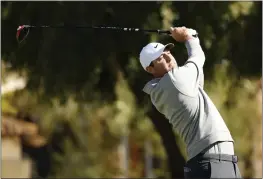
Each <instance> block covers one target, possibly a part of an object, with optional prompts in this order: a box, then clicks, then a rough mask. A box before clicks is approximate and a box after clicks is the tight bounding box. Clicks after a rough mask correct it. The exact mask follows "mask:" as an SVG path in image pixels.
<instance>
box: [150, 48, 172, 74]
mask: <svg viewBox="0 0 263 179" xmlns="http://www.w3.org/2000/svg"><path fill="white" fill-rule="evenodd" d="M176 65H177V64H176V61H175V58H174V57H173V55H172V54H171V53H170V50H164V52H163V53H162V55H161V56H160V57H158V58H157V59H155V60H154V61H152V63H151V64H150V66H148V67H147V68H146V71H147V72H149V73H151V74H152V75H153V76H154V77H156V78H160V77H163V76H164V75H165V74H166V73H167V72H169V71H170V70H171V69H173V68H174V67H176Z"/></svg>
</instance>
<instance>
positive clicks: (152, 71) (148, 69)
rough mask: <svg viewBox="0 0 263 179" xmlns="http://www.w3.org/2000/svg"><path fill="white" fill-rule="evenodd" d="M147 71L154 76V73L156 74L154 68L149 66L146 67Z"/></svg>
mask: <svg viewBox="0 0 263 179" xmlns="http://www.w3.org/2000/svg"><path fill="white" fill-rule="evenodd" d="M146 71H147V72H148V73H151V74H153V73H154V68H153V67H152V66H147V67H146Z"/></svg>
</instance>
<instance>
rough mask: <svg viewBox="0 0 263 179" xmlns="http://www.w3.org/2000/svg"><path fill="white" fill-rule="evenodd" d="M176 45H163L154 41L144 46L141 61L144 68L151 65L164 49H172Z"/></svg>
mask: <svg viewBox="0 0 263 179" xmlns="http://www.w3.org/2000/svg"><path fill="white" fill-rule="evenodd" d="M173 47H174V44H172V43H169V44H167V45H163V44H161V43H157V42H152V43H149V44H148V45H146V46H145V47H143V49H142V51H141V53H140V62H141V65H142V67H143V68H144V70H145V69H146V67H148V66H149V65H150V63H151V62H152V61H154V60H155V59H157V58H158V57H159V56H161V54H162V53H163V51H164V49H166V48H168V49H171V48H173Z"/></svg>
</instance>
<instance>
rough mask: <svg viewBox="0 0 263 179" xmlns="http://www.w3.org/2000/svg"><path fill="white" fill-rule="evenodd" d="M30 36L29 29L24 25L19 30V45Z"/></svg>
mask: <svg viewBox="0 0 263 179" xmlns="http://www.w3.org/2000/svg"><path fill="white" fill-rule="evenodd" d="M28 34H29V27H27V26H25V25H22V26H19V27H18V28H17V32H16V40H17V42H18V43H22V42H23V41H24V40H25V39H26V37H27V36H28Z"/></svg>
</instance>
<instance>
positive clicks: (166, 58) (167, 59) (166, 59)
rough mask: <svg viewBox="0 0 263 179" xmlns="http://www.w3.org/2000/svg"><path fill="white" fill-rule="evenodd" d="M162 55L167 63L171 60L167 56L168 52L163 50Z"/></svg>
mask: <svg viewBox="0 0 263 179" xmlns="http://www.w3.org/2000/svg"><path fill="white" fill-rule="evenodd" d="M163 57H164V59H165V61H166V62H167V63H169V62H170V61H171V58H170V57H169V55H168V52H165V53H164V54H163Z"/></svg>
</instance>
